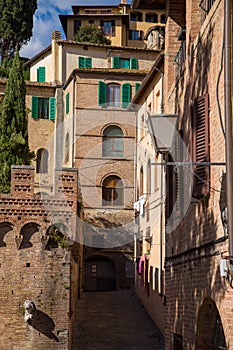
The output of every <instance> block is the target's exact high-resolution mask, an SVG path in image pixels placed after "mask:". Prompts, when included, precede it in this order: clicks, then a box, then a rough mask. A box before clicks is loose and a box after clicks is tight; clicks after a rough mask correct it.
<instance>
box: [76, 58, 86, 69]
mask: <svg viewBox="0 0 233 350" xmlns="http://www.w3.org/2000/svg"><path fill="white" fill-rule="evenodd" d="M78 68H86V65H85V57H82V56H79V58H78Z"/></svg>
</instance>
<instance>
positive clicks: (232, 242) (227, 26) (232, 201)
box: [224, 0, 233, 274]
mask: <svg viewBox="0 0 233 350" xmlns="http://www.w3.org/2000/svg"><path fill="white" fill-rule="evenodd" d="M231 15H232V0H225V9H224V36H225V45H224V46H225V47H224V52H225V55H224V96H225V122H226V185H227V211H228V213H227V214H228V243H229V255H230V257H231V258H233V130H232V126H233V125H232V101H231V84H232V76H231V74H232V71H231V50H232V48H231V35H232V34H231V28H232V27H231ZM231 273H232V274H233V270H232V269H231Z"/></svg>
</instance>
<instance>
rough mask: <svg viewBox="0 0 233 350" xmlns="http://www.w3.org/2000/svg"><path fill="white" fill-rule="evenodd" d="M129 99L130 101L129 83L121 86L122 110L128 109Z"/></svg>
mask: <svg viewBox="0 0 233 350" xmlns="http://www.w3.org/2000/svg"><path fill="white" fill-rule="evenodd" d="M130 99H131V85H130V84H129V83H125V84H122V93H121V100H122V107H123V108H127V107H128V104H129V103H130Z"/></svg>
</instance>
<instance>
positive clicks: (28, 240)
mask: <svg viewBox="0 0 233 350" xmlns="http://www.w3.org/2000/svg"><path fill="white" fill-rule="evenodd" d="M39 231H40V225H39V224H38V223H36V222H28V223H26V224H25V225H24V226H23V227H22V228H21V230H20V236H21V237H22V242H21V244H20V249H26V248H31V247H32V246H33V243H36V242H39V236H38V238H37V239H36V238H35V239H34V240H33V242H32V237H33V236H34V235H35V234H36V233H37V232H39Z"/></svg>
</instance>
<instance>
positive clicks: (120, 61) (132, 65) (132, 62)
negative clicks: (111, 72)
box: [112, 56, 138, 69]
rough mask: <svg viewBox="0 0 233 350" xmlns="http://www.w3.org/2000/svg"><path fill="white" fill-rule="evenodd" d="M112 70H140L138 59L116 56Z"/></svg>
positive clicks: (113, 59)
mask: <svg viewBox="0 0 233 350" xmlns="http://www.w3.org/2000/svg"><path fill="white" fill-rule="evenodd" d="M112 68H128V69H138V59H137V58H121V57H119V56H114V57H112Z"/></svg>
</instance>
